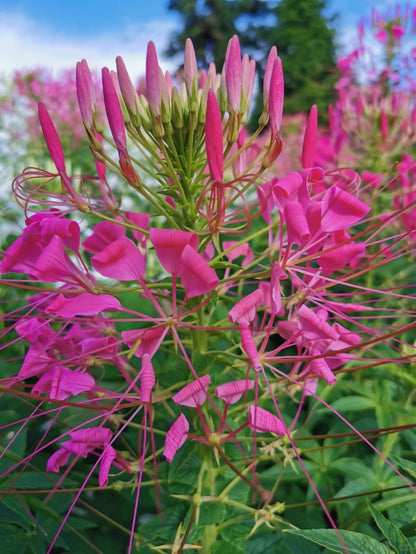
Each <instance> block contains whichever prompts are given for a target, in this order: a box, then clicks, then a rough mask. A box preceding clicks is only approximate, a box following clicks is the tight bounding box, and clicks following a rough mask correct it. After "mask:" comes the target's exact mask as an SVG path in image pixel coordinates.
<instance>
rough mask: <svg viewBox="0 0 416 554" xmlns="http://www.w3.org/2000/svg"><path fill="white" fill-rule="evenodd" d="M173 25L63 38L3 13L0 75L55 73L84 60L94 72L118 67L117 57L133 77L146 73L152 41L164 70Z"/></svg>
mask: <svg viewBox="0 0 416 554" xmlns="http://www.w3.org/2000/svg"><path fill="white" fill-rule="evenodd" d="M173 29H174V23H172V22H170V21H167V20H162V21H150V22H146V23H144V24H141V25H129V26H128V27H126V28H124V29H117V31H115V32H111V33H101V34H97V35H95V36H88V35H87V36H85V37H83V38H82V39H80V38H79V37H78V36H77V37H76V36H73V37H71V36H67V35H66V36H64V35H62V34H60V33H59V32H58V31H57V30H55V29H51V28H48V27H46V26H44V25H42V24H40V23H38V22H36V21H33V20H31V19H29V18H28V17H26V16H25V15H24V14H22V13H20V12H18V13H14V12H5V11H3V12H1V11H0V52H1V59H0V74H4V73H10V72H12V71H14V70H15V69H33V68H36V67H46V68H50V69H52V70H53V71H54V72H59V71H60V70H62V69H69V68H73V67H75V64H76V62H77V61H79V60H81V59H82V58H85V59H86V60H87V61H88V64H89V66H90V68H91V69H96V70H98V69H101V67H103V66H108V67H110V68H114V67H115V62H114V60H115V57H116V56H118V55H120V56H122V58H123V59H124V61H125V63H126V66H127V68H128V69H129V71H130V73H131V75H132V76H136V75H141V74H144V70H145V59H146V46H147V43H148V41H149V40H153V42H154V43H155V45H156V48H157V51H158V53H159V62H160V63H161V65H162V66H163V68H164V69H172V68H173V67H175V66H174V64H173V63H172V62H171V61H170V60H169V61H166V60H165V59H164V58H163V55H162V52H163V50H164V49H165V48H166V46H167V37H169V35H170V32H171V31H172V30H173Z"/></svg>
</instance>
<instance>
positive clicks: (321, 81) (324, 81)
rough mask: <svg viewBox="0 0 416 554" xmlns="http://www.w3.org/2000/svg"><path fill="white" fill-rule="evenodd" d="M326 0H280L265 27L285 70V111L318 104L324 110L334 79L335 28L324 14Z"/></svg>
mask: <svg viewBox="0 0 416 554" xmlns="http://www.w3.org/2000/svg"><path fill="white" fill-rule="evenodd" d="M325 7H326V2H325V0H297V1H296V2H293V0H280V2H279V3H278V4H277V6H276V7H274V8H272V9H271V13H273V14H274V15H275V17H276V21H275V24H272V25H270V27H268V28H265V29H264V32H265V40H266V42H267V44H276V46H277V48H278V52H279V56H280V57H281V59H282V63H283V68H284V73H285V112H286V113H295V112H299V111H303V112H306V111H308V110H309V109H310V107H311V105H312V104H317V105H318V108H319V111H320V113H321V114H323V113H326V111H327V107H328V105H329V103H330V102H331V100H332V94H333V87H334V84H335V81H336V66H335V43H334V39H335V31H334V29H332V28H331V27H330V26H329V25H330V23H331V20H329V21H328V19H327V18H326V17H325V15H324V9H325Z"/></svg>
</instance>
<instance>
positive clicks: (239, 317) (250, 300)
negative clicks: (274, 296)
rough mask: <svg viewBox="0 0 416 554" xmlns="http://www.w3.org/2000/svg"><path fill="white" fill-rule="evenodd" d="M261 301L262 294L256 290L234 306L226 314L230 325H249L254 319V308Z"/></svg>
mask: <svg viewBox="0 0 416 554" xmlns="http://www.w3.org/2000/svg"><path fill="white" fill-rule="evenodd" d="M262 299H263V292H262V291H261V290H260V289H256V290H255V291H253V292H251V293H250V294H248V295H247V296H245V297H244V298H242V299H241V300H239V301H238V302H237V304H235V305H234V306H233V307H232V308H231V310H230V311H229V312H228V319H229V320H230V321H231V323H239V324H240V323H250V322H251V321H253V319H254V318H255V317H256V306H257V305H258V303H259V302H260V301H261V300H262Z"/></svg>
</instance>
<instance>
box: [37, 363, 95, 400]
mask: <svg viewBox="0 0 416 554" xmlns="http://www.w3.org/2000/svg"><path fill="white" fill-rule="evenodd" d="M94 387H95V381H94V379H93V377H91V375H89V374H88V373H80V372H77V371H71V370H70V369H67V368H66V367H61V366H58V367H56V368H54V369H52V370H51V371H48V372H47V373H44V374H43V375H42V377H41V378H40V379H39V381H38V382H37V383H36V385H34V387H33V388H32V394H47V395H48V396H49V398H52V399H56V400H66V399H67V398H69V397H70V396H76V395H77V394H81V393H82V392H87V391H90V390H92V389H93V388H94Z"/></svg>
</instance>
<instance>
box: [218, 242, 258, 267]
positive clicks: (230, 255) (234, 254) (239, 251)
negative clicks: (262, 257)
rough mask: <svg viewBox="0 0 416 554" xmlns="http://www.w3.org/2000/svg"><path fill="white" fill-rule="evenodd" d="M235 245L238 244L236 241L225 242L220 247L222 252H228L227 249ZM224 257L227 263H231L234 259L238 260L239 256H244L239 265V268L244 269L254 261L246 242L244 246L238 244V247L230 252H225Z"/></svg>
mask: <svg viewBox="0 0 416 554" xmlns="http://www.w3.org/2000/svg"><path fill="white" fill-rule="evenodd" d="M237 244H239V243H238V242H236V241H227V240H225V241H224V242H223V243H222V246H223V249H224V250H228V249H229V248H231V247H232V246H234V245H237ZM225 255H226V256H227V259H228V261H229V262H233V261H234V260H235V259H236V258H239V257H240V256H244V260H243V261H242V263H241V267H246V266H247V265H249V264H250V263H251V262H252V261H253V259H254V254H253V251H252V249H251V248H250V246H249V245H248V244H247V243H246V242H245V243H244V244H240V245H239V246H236V248H233V249H232V250H231V251H230V252H227V253H226V254H225Z"/></svg>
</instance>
